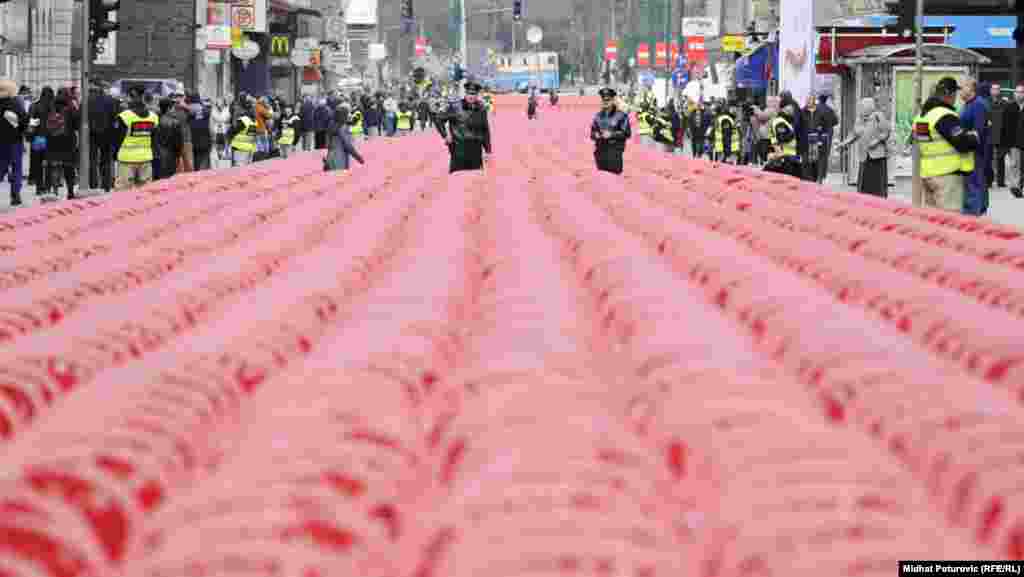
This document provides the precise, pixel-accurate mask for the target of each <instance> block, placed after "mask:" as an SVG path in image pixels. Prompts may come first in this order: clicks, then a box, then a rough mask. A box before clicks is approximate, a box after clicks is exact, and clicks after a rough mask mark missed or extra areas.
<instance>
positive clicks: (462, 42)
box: [459, 0, 469, 71]
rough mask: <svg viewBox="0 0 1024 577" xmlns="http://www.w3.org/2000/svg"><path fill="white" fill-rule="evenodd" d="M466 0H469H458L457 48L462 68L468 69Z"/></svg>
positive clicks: (467, 0)
mask: <svg viewBox="0 0 1024 577" xmlns="http://www.w3.org/2000/svg"><path fill="white" fill-rule="evenodd" d="M466 2H469V0H459V22H460V23H461V24H460V26H459V49H460V54H461V58H462V69H463V70H465V71H469V34H468V33H467V30H466V27H467V26H468V25H469V19H468V18H467V17H466Z"/></svg>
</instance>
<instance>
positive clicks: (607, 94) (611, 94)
mask: <svg viewBox="0 0 1024 577" xmlns="http://www.w3.org/2000/svg"><path fill="white" fill-rule="evenodd" d="M598 94H600V95H601V98H615V97H616V96H617V95H618V93H617V92H615V89H614V88H611V87H610V86H606V87H604V88H602V89H601V91H600V92H598Z"/></svg>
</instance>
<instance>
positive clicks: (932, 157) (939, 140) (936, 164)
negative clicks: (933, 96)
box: [914, 106, 974, 178]
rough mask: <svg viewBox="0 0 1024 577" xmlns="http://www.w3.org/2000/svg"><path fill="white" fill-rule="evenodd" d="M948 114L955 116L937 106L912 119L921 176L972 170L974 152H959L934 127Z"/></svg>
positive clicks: (951, 112)
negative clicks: (919, 156) (919, 154)
mask: <svg viewBox="0 0 1024 577" xmlns="http://www.w3.org/2000/svg"><path fill="white" fill-rule="evenodd" d="M950 115H952V116H956V112H953V111H952V110H950V109H948V108H944V107H941V106H939V107H935V108H932V109H931V110H929V111H928V114H925V115H924V116H918V117H917V118H915V119H914V140H915V141H917V145H918V146H919V147H920V151H921V178H930V177H933V176H944V175H946V174H953V173H955V172H958V171H959V172H965V173H966V172H973V171H974V152H973V151H968V152H963V153H961V152H959V151H958V150H957V149H956V148H953V145H952V144H950V143H949V141H948V140H946V139H945V138H943V136H942V135H941V134H939V131H938V130H936V129H935V127H936V126H937V125H938V123H939V121H940V120H942V119H943V118H945V117H946V116H950ZM958 119H959V117H958Z"/></svg>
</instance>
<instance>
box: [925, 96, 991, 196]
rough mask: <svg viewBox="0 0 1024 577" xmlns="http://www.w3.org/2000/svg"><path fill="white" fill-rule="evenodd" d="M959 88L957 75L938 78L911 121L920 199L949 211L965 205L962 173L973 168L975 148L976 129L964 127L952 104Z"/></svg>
mask: <svg viewBox="0 0 1024 577" xmlns="http://www.w3.org/2000/svg"><path fill="white" fill-rule="evenodd" d="M959 91H960V86H958V85H957V81H956V79H954V78H950V77H946V78H942V79H941V80H939V81H938V82H937V83H936V84H935V88H934V90H933V92H932V96H931V97H929V98H928V100H926V101H925V103H924V106H923V107H922V108H921V114H920V115H919V116H917V117H916V118H915V119H914V125H913V134H914V141H915V142H916V144H917V146H918V150H919V151H920V152H921V189H922V190H921V192H922V195H923V198H922V200H923V202H924V204H925V206H930V207H933V208H941V209H944V210H948V211H951V212H961V211H962V210H963V208H964V186H965V185H964V175H967V174H970V173H972V172H974V150H975V149H977V148H978V133H977V132H976V131H974V130H969V131H968V130H964V128H963V125H962V124H961V123H960V115H959V114H957V112H956V110H955V109H954V108H953V106H954V103H955V102H956V96H957V93H958V92H959Z"/></svg>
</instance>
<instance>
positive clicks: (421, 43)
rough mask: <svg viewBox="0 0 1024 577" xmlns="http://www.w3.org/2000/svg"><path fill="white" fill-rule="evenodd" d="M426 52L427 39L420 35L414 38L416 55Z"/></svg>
mask: <svg viewBox="0 0 1024 577" xmlns="http://www.w3.org/2000/svg"><path fill="white" fill-rule="evenodd" d="M426 53H427V39H426V38H424V37H422V36H420V37H418V38H416V56H423V55H424V54H426Z"/></svg>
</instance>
